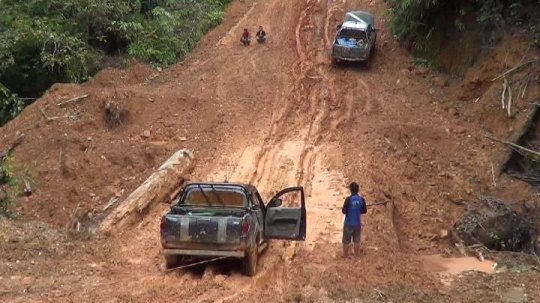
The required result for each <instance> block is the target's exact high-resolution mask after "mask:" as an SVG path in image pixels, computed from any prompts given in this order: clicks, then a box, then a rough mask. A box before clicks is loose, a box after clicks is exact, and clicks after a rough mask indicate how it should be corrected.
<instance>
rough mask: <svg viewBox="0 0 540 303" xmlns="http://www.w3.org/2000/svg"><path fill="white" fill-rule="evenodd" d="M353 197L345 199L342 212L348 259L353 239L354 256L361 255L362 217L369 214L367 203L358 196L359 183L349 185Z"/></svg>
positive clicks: (345, 249) (345, 253) (344, 246)
mask: <svg viewBox="0 0 540 303" xmlns="http://www.w3.org/2000/svg"><path fill="white" fill-rule="evenodd" d="M349 189H350V190H351V195H350V196H349V197H347V198H346V199H345V202H344V203H343V208H342V209H341V212H342V213H343V214H344V215H345V223H344V224H343V257H344V258H347V256H348V254H349V245H350V243H351V238H352V240H353V242H354V254H355V256H358V255H359V253H360V234H361V232H362V222H361V219H360V216H361V215H362V214H365V213H367V206H366V201H365V200H364V198H363V197H362V196H360V195H359V194H358V190H359V186H358V183H356V182H353V183H351V184H350V185H349Z"/></svg>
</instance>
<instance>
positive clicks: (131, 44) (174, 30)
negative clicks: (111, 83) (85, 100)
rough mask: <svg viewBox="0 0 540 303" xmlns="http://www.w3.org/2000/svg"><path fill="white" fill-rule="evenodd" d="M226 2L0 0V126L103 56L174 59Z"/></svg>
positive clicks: (85, 74)
mask: <svg viewBox="0 0 540 303" xmlns="http://www.w3.org/2000/svg"><path fill="white" fill-rule="evenodd" d="M229 1H230V0H0V12H1V13H0V125H4V124H5V123H6V122H8V121H9V120H11V119H12V118H13V117H15V116H16V115H17V114H18V113H19V112H20V111H21V110H22V109H23V108H24V106H25V104H26V105H27V104H28V103H29V100H32V99H33V98H37V97H39V96H40V95H41V94H42V93H43V92H44V91H45V90H47V89H48V88H49V87H50V86H51V85H52V84H54V83H57V82H81V81H85V80H87V79H88V78H89V77H91V76H92V75H94V74H95V73H96V72H97V71H98V70H99V69H100V68H102V67H103V61H104V60H103V59H104V58H107V57H115V56H121V57H129V56H131V57H135V58H137V59H139V60H141V61H144V62H147V63H150V64H153V65H157V66H168V65H171V64H173V63H175V62H177V61H178V60H180V59H182V58H183V56H184V55H185V54H186V53H187V52H189V51H190V50H191V49H193V47H194V46H195V44H196V43H197V41H198V40H199V39H200V38H201V37H202V36H203V35H204V34H205V33H206V32H207V31H208V30H209V29H211V28H213V27H214V26H216V25H217V24H219V23H220V22H221V20H222V16H223V12H224V9H225V6H226V4H227V3H228V2H229ZM25 101H26V102H25Z"/></svg>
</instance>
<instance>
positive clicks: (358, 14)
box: [332, 11, 378, 67]
mask: <svg viewBox="0 0 540 303" xmlns="http://www.w3.org/2000/svg"><path fill="white" fill-rule="evenodd" d="M377 31H378V30H377V29H376V28H375V17H374V16H373V15H372V14H370V13H366V12H363V11H354V12H348V13H346V14H345V18H344V21H343V23H342V24H339V25H338V26H337V32H336V36H335V38H334V42H333V43H332V62H333V63H334V64H336V63H338V62H339V61H361V62H364V63H365V64H366V66H368V67H369V65H370V63H371V53H372V50H373V49H374V48H375V42H376V41H377Z"/></svg>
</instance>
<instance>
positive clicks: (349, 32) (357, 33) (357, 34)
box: [339, 28, 366, 40]
mask: <svg viewBox="0 0 540 303" xmlns="http://www.w3.org/2000/svg"><path fill="white" fill-rule="evenodd" d="M339 38H349V39H356V40H360V39H366V32H365V31H362V30H355V29H348V28H344V29H342V30H341V32H339Z"/></svg>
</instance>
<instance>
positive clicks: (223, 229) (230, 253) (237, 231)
mask: <svg viewBox="0 0 540 303" xmlns="http://www.w3.org/2000/svg"><path fill="white" fill-rule="evenodd" d="M291 196H292V197H293V198H289V197H291ZM283 197H286V198H289V199H295V200H296V201H297V203H295V204H297V205H296V206H295V207H292V206H291V207H289V206H284V205H283V204H288V203H283ZM160 234H161V246H162V248H163V250H162V253H163V254H164V256H165V261H166V263H167V268H172V267H176V266H177V265H178V264H179V263H180V262H182V261H185V260H186V259H193V258H214V257H234V258H240V259H242V272H243V274H245V275H247V276H253V275H255V274H256V272H257V262H258V257H259V254H260V253H261V252H262V251H263V250H264V249H265V248H266V247H267V246H268V240H269V239H281V240H294V241H303V240H305V238H306V205H305V197H304V189H303V187H290V188H286V189H283V190H282V191H280V192H278V193H277V194H276V195H275V196H274V197H273V198H272V199H270V201H269V202H268V203H264V202H263V199H262V198H261V195H260V194H259V192H258V191H257V189H256V188H255V187H254V186H253V185H249V184H240V183H227V182H224V183H190V184H188V185H186V186H185V187H184V188H182V190H181V192H180V194H179V195H178V199H177V200H176V201H175V203H174V204H173V205H172V206H171V207H170V209H169V211H168V212H167V213H166V214H165V215H164V216H163V217H162V219H161V223H160Z"/></svg>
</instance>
